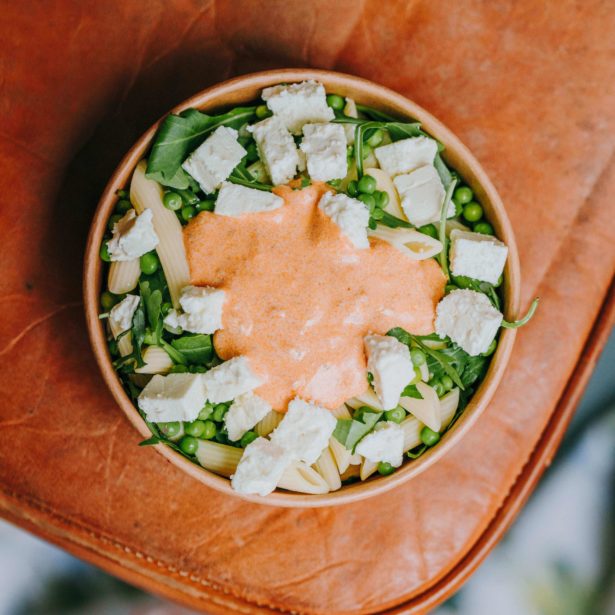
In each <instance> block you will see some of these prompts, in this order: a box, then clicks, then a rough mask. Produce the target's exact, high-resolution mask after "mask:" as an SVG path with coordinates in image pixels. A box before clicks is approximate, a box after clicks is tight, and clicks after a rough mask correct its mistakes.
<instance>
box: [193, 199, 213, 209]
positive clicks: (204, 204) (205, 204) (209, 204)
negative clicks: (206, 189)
mask: <svg viewBox="0 0 615 615" xmlns="http://www.w3.org/2000/svg"><path fill="white" fill-rule="evenodd" d="M215 206H216V202H215V201H214V200H210V199H205V200H204V201H199V202H198V203H197V204H196V205H195V206H194V208H195V209H196V210H197V211H213V210H214V207H215Z"/></svg>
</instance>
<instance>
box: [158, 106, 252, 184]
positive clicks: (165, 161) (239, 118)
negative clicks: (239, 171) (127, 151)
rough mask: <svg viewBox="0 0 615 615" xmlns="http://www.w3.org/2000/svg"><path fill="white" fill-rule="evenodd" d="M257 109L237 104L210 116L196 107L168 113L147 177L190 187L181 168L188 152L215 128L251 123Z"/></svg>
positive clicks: (159, 131) (164, 182) (238, 126)
mask: <svg viewBox="0 0 615 615" xmlns="http://www.w3.org/2000/svg"><path fill="white" fill-rule="evenodd" d="M255 110H256V107H236V108H234V109H232V110H231V111H229V112H228V113H223V114H221V115H207V114H206V113H201V112H200V111H197V110H196V109H186V110H185V111H182V112H181V113H180V114H179V115H174V114H171V115H168V116H167V117H166V118H165V119H164V121H163V122H162V124H161V125H160V128H159V129H158V132H157V133H156V137H155V139H154V144H153V145H152V149H151V152H150V155H149V160H148V163H147V172H146V176H147V177H148V178H150V179H155V180H156V181H157V182H159V183H161V184H162V185H164V186H170V187H174V188H182V189H185V188H188V187H189V185H190V182H189V180H188V177H187V175H188V174H187V173H185V172H184V171H183V169H182V168H181V164H182V162H183V161H184V160H185V159H186V158H187V156H188V154H189V153H190V152H191V151H193V150H194V149H196V148H197V147H198V146H199V145H200V144H201V143H202V142H203V141H204V140H205V139H206V137H207V136H208V135H209V134H210V133H211V132H213V131H214V130H215V129H216V128H218V127H220V126H230V127H232V128H240V127H241V126H242V125H243V124H245V123H246V122H250V121H251V120H252V119H254V117H255V113H254V112H255Z"/></svg>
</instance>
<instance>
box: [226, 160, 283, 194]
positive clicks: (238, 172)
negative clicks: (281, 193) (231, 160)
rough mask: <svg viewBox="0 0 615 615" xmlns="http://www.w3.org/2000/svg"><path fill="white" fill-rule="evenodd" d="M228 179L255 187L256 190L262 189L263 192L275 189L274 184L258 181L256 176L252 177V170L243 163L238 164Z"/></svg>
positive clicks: (241, 184)
mask: <svg viewBox="0 0 615 615" xmlns="http://www.w3.org/2000/svg"><path fill="white" fill-rule="evenodd" d="M227 181H229V182H231V183H233V184H238V185H240V186H247V187H248V188H254V189H255V190H262V191H263V192H271V191H272V190H273V186H271V185H269V184H261V183H260V182H257V181H256V180H255V179H254V177H252V174H251V173H250V171H248V169H246V168H245V167H243V166H242V165H238V166H236V167H235V168H234V169H233V172H232V173H231V174H230V176H229V178H228V180H227Z"/></svg>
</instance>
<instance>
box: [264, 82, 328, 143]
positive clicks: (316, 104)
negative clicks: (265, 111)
mask: <svg viewBox="0 0 615 615" xmlns="http://www.w3.org/2000/svg"><path fill="white" fill-rule="evenodd" d="M263 100H264V101H265V102H266V103H267V106H268V107H269V109H270V110H271V111H272V112H273V114H274V115H275V116H277V117H279V118H280V119H281V120H282V122H283V123H284V126H286V128H287V129H288V130H290V132H292V133H293V134H295V135H300V134H301V129H302V128H303V125H304V124H307V123H308V122H328V121H329V120H332V119H333V118H334V117H335V114H334V113H333V109H331V107H329V106H328V105H327V95H326V92H325V88H324V87H323V85H322V84H321V83H317V82H316V81H303V82H302V83H293V84H291V85H276V86H273V87H270V88H265V89H264V90H263Z"/></svg>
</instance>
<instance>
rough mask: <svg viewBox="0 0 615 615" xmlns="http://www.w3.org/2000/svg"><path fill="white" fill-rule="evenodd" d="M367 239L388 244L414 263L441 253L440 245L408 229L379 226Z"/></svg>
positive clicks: (432, 239) (369, 233) (430, 238)
mask: <svg viewBox="0 0 615 615" xmlns="http://www.w3.org/2000/svg"><path fill="white" fill-rule="evenodd" d="M367 234H368V235H369V237H374V238H376V239H380V240H382V241H386V242H387V243H390V244H391V245H392V246H394V247H395V248H397V249H398V250H399V251H400V252H403V253H404V254H405V255H406V256H408V257H409V258H411V259H412V260H415V261H422V260H425V259H427V258H432V257H433V256H435V255H436V254H439V253H440V252H442V243H441V242H440V241H438V240H437V239H434V238H433V237H430V236H429V235H425V234H423V233H419V232H418V231H415V230H414V229H409V228H387V227H384V226H379V227H378V228H376V229H374V230H371V229H370V230H369V231H368V233H367Z"/></svg>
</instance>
